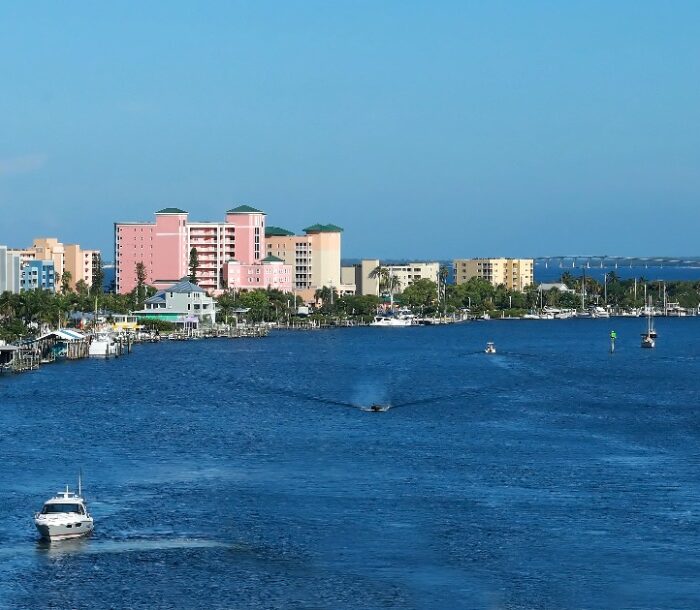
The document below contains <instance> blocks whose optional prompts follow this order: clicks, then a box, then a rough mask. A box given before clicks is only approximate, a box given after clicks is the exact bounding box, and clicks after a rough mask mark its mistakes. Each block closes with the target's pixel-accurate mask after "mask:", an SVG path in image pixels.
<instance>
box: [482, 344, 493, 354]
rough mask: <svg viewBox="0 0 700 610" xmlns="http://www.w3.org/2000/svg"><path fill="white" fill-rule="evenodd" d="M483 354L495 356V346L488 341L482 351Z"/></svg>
mask: <svg viewBox="0 0 700 610" xmlns="http://www.w3.org/2000/svg"><path fill="white" fill-rule="evenodd" d="M484 353H486V354H495V353H496V346H495V345H494V343H493V341H489V342H488V343H487V344H486V349H485V350H484Z"/></svg>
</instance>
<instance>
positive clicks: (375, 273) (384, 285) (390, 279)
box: [368, 265, 401, 296]
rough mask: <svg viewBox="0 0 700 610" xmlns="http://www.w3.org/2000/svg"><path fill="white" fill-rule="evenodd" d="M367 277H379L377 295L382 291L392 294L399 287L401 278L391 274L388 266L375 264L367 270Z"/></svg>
mask: <svg viewBox="0 0 700 610" xmlns="http://www.w3.org/2000/svg"><path fill="white" fill-rule="evenodd" d="M368 277H370V278H371V279H379V294H378V295H377V296H381V293H383V292H388V293H389V294H391V295H392V296H393V295H394V294H396V293H397V292H398V291H399V290H400V289H401V280H400V279H399V278H397V277H396V276H395V275H392V274H391V272H390V271H389V268H388V267H382V266H381V265H377V266H376V267H375V268H374V269H372V271H370V272H369V276H368Z"/></svg>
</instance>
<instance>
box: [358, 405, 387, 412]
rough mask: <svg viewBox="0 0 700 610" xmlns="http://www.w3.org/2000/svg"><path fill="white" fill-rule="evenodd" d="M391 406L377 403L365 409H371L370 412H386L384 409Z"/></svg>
mask: <svg viewBox="0 0 700 610" xmlns="http://www.w3.org/2000/svg"><path fill="white" fill-rule="evenodd" d="M390 408H391V405H380V404H377V403H375V404H373V405H370V406H369V407H367V408H365V409H363V411H369V412H370V413H384V411H388V410H389V409H390Z"/></svg>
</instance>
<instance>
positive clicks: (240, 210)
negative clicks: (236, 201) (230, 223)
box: [226, 205, 265, 214]
mask: <svg viewBox="0 0 700 610" xmlns="http://www.w3.org/2000/svg"><path fill="white" fill-rule="evenodd" d="M226 213H227V214H264V213H265V212H263V211H262V210H258V209H256V208H251V207H250V206H249V205H239V206H238V207H237V208H233V209H232V210H228V211H227V212H226Z"/></svg>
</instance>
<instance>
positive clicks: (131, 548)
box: [0, 538, 233, 558]
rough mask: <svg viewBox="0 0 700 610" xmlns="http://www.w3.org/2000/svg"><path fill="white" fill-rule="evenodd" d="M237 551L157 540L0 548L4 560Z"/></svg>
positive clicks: (192, 542)
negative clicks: (32, 556)
mask: <svg viewBox="0 0 700 610" xmlns="http://www.w3.org/2000/svg"><path fill="white" fill-rule="evenodd" d="M215 548H233V547H232V546H231V545H230V544H226V543H223V542H219V541H217V540H204V539H197V538H154V539H131V540H94V539H90V538H82V539H79V540H62V541H58V542H52V543H48V542H44V541H39V542H37V543H36V544H34V545H14V546H9V547H8V546H4V547H0V558H3V557H9V558H16V557H17V556H18V555H29V554H32V553H43V554H45V555H47V556H49V557H59V556H63V555H73V554H76V555H77V554H81V555H95V554H107V553H132V552H144V551H146V552H148V551H166V550H172V549H215Z"/></svg>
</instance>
